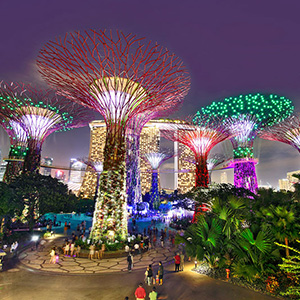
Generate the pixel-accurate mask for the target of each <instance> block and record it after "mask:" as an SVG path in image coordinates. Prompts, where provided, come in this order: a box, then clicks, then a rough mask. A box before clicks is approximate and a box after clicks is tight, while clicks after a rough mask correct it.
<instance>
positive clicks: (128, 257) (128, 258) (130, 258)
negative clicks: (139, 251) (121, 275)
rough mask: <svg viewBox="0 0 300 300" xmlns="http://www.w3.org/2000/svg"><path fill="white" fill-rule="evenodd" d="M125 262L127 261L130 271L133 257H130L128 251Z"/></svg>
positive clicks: (129, 270)
mask: <svg viewBox="0 0 300 300" xmlns="http://www.w3.org/2000/svg"><path fill="white" fill-rule="evenodd" d="M127 262H128V272H131V271H132V265H133V258H132V255H131V253H130V252H129V253H128V256H127Z"/></svg>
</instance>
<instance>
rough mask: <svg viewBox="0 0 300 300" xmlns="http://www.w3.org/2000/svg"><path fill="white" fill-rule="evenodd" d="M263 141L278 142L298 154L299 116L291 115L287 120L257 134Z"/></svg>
mask: <svg viewBox="0 0 300 300" xmlns="http://www.w3.org/2000/svg"><path fill="white" fill-rule="evenodd" d="M259 137H260V138H262V139H265V140H270V141H278V142H282V143H285V144H288V145H291V146H292V147H294V148H295V149H297V150H298V151H299V152H300V115H299V113H298V114H293V115H292V116H290V117H289V118H287V119H285V120H283V121H282V122H280V123H277V124H275V125H273V126H271V127H267V128H266V129H264V130H262V131H261V132H260V133H259Z"/></svg>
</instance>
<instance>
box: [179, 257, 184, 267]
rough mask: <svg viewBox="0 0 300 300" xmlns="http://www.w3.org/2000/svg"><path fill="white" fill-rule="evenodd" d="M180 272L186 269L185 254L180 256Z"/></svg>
mask: <svg viewBox="0 0 300 300" xmlns="http://www.w3.org/2000/svg"><path fill="white" fill-rule="evenodd" d="M179 269H180V271H183V269H184V254H183V253H181V254H180V266H179Z"/></svg>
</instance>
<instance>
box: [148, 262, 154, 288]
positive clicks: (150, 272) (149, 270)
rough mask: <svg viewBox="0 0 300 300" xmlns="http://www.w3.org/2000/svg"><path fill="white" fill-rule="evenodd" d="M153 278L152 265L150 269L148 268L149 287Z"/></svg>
mask: <svg viewBox="0 0 300 300" xmlns="http://www.w3.org/2000/svg"><path fill="white" fill-rule="evenodd" d="M152 278H153V270H152V265H149V267H148V273H147V283H148V285H149V286H150V285H151V283H152Z"/></svg>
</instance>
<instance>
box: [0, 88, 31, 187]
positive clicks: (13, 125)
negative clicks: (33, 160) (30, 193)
mask: <svg viewBox="0 0 300 300" xmlns="http://www.w3.org/2000/svg"><path fill="white" fill-rule="evenodd" d="M1 86H2V89H0V104H1V106H0V120H1V123H0V124H1V126H2V127H3V129H4V130H5V131H6V133H7V134H8V136H9V139H10V150H9V154H8V160H7V166H6V170H5V173H4V176H3V181H4V182H7V183H9V182H10V181H11V180H12V179H13V178H15V177H16V176H18V175H19V174H21V172H22V169H23V161H24V157H25V155H26V151H27V139H28V136H27V133H26V131H25V130H24V129H23V128H22V127H21V125H20V124H19V123H18V121H17V120H15V119H14V118H15V114H14V113H12V112H13V111H14V110H15V108H16V104H17V103H16V102H14V101H13V100H12V98H11V97H10V96H8V95H5V94H3V93H2V90H3V89H6V84H5V83H1Z"/></svg>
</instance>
